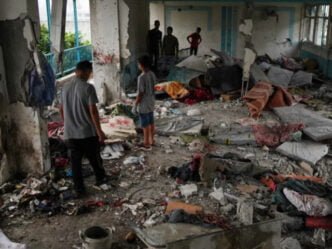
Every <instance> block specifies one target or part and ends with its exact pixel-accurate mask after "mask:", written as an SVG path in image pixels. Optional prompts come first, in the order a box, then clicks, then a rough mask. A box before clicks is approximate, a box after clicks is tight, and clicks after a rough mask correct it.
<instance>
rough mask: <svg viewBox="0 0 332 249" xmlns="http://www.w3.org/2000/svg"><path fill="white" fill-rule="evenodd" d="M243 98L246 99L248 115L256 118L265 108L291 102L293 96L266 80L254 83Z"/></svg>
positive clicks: (290, 103) (286, 104) (285, 104)
mask: <svg viewBox="0 0 332 249" xmlns="http://www.w3.org/2000/svg"><path fill="white" fill-rule="evenodd" d="M243 99H244V100H246V101H247V106H248V109H249V112H250V116H251V117H253V118H258V117H259V116H260V115H261V112H262V111H263V110H264V109H265V108H274V107H281V106H290V105H292V104H293V97H292V95H291V94H290V93H288V92H287V90H286V89H284V88H282V87H279V86H274V85H271V84H270V83H266V82H258V83H256V85H255V86H254V87H253V88H252V89H251V90H250V91H249V92H248V93H247V94H246V95H245V96H244V97H243Z"/></svg>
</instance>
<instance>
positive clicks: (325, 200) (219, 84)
mask: <svg viewBox="0 0 332 249" xmlns="http://www.w3.org/2000/svg"><path fill="white" fill-rule="evenodd" d="M214 54H215V55H214V56H210V57H197V56H192V57H188V58H187V59H185V60H183V61H181V62H180V63H179V64H177V65H176V66H175V67H173V68H171V69H170V71H169V74H168V76H167V81H163V82H161V83H160V84H158V85H156V86H155V90H156V91H157V93H158V94H159V93H161V94H164V95H163V96H162V95H160V96H159V97H158V99H159V100H158V101H157V104H156V108H155V125H156V133H157V134H158V135H157V138H156V142H157V145H156V146H154V147H153V150H152V151H149V152H144V153H143V152H142V153H141V152H138V151H135V147H134V146H133V145H134V144H135V142H136V140H138V137H139V136H140V129H139V127H138V123H137V116H135V115H134V114H132V113H131V112H130V110H131V106H130V104H128V103H130V100H126V101H123V102H122V103H117V104H115V105H112V106H108V107H104V108H103V109H101V110H100V116H101V122H102V127H103V130H104V131H105V133H106V136H107V137H108V140H106V144H105V146H103V148H102V151H101V156H102V158H103V159H104V162H105V164H106V166H105V168H106V171H107V173H108V175H110V176H111V177H112V179H111V182H110V184H109V185H106V186H100V187H99V188H96V187H95V186H93V184H91V183H92V182H93V180H94V179H92V178H93V177H92V172H91V170H90V171H89V167H88V165H87V164H84V165H85V166H84V168H85V169H86V172H85V173H86V174H85V177H86V180H87V181H88V183H89V184H88V186H89V192H90V193H91V194H90V196H87V197H85V198H84V199H76V197H75V195H73V191H72V183H71V179H70V177H71V172H70V161H69V159H68V155H67V150H66V147H65V144H64V141H63V140H62V135H63V124H62V123H61V122H52V123H50V124H49V127H48V128H49V139H50V146H51V147H50V149H51V156H52V171H51V173H50V174H47V175H45V176H43V177H32V176H29V177H27V178H26V179H25V180H23V181H21V182H15V183H7V184H5V185H3V186H1V188H0V191H1V199H0V200H1V201H0V212H1V215H2V217H4V218H5V220H6V222H9V221H10V219H25V220H28V219H38V218H40V217H39V216H40V214H41V216H42V217H43V216H44V215H46V216H56V215H59V216H60V215H84V214H85V213H87V212H90V213H91V215H96V216H97V215H99V214H101V213H107V215H109V217H110V220H112V222H118V223H117V224H119V226H120V227H121V228H120V229H122V230H121V232H122V233H123V232H128V231H131V235H132V234H133V231H134V232H135V233H136V235H137V237H138V238H139V239H140V240H142V241H143V242H144V243H145V244H146V245H147V246H151V245H149V243H151V241H153V240H152V239H156V237H153V236H152V235H153V234H163V236H164V237H165V238H166V237H167V235H169V234H170V232H169V231H178V233H177V234H179V235H181V234H182V235H183V236H184V235H186V236H187V237H185V238H183V237H182V238H180V237H176V238H175V237H167V238H168V239H169V241H168V240H167V241H166V239H165V240H163V243H164V244H167V243H169V244H172V243H180V241H185V240H187V239H188V238H191V239H197V241H198V243H203V242H202V241H203V238H211V237H210V236H214V235H212V234H218V236H217V237H215V238H216V241H217V240H218V239H220V240H221V238H224V237H223V236H226V235H225V234H231V235H232V236H233V237H234V236H238V237H237V238H241V239H240V240H238V241H242V243H244V242H243V241H250V238H247V237H246V236H245V234H246V232H245V231H248V230H246V229H253V231H254V232H257V234H258V235H257V236H256V237H257V240H256V239H252V238H251V240H252V241H253V243H254V242H255V243H257V244H252V247H250V248H258V247H255V246H257V245H258V244H259V243H263V242H262V241H259V238H263V239H264V240H265V241H269V240H271V241H280V247H281V248H313V247H312V246H313V245H315V246H321V247H322V248H324V247H327V246H329V245H330V244H331V232H330V230H331V229H332V226H331V224H332V169H331V167H330V165H331V162H332V158H331V154H330V152H329V149H330V139H331V138H332V129H331V127H332V126H331V125H332V121H331V119H330V118H331V115H330V110H329V107H328V103H329V96H328V94H329V91H327V90H326V92H325V90H324V89H329V87H328V86H326V84H321V83H319V84H321V85H319V86H317V85H316V84H318V83H317V78H318V76H319V75H318V76H317V74H314V73H317V71H316V69H315V68H314V69H313V70H312V68H308V66H307V64H306V61H297V60H295V59H292V58H286V57H281V58H279V59H278V60H272V59H270V58H269V57H268V56H267V55H265V56H261V57H258V58H257V59H256V63H255V64H254V65H253V66H252V67H251V76H252V79H251V82H250V88H249V91H248V92H247V93H246V94H245V95H244V96H243V98H240V96H241V85H242V75H241V73H242V69H241V67H242V65H241V62H240V61H239V60H236V59H234V58H231V57H229V56H227V55H226V54H224V53H222V52H218V51H214ZM319 82H321V81H319ZM318 88H319V89H320V90H319V91H316V89H318ZM323 95H324V96H325V97H324V98H323V97H322V96H323ZM317 98H319V99H320V101H322V102H321V103H320V110H319V112H318V111H317V108H314V107H313V104H312V103H314V102H313V101H315V100H317ZM8 220H9V221H8ZM9 223H10V222H9ZM226 231H227V232H226ZM258 231H269V232H270V234H271V237H269V236H267V237H266V238H265V236H263V235H262V234H260V236H259V233H258ZM247 234H248V233H247ZM249 234H251V233H249ZM231 235H229V236H231ZM129 237H130V239H128V241H129V240H130V241H131V243H133V242H134V243H135V241H136V242H137V243H138V240H135V236H134V238H132V237H133V236H128V237H127V238H129ZM147 238H149V239H150V240H149V239H147ZM200 238H202V241H200ZM213 238H214V237H213ZM229 238H230V237H228V239H229ZM231 238H232V237H231ZM117 239H118V240H121V238H119V237H118V238H117ZM229 240H230V241H232V240H231V239H229ZM159 242H160V241H159ZM232 243H238V242H234V241H233V242H232ZM246 243H249V242H246ZM164 244H163V245H164ZM173 245H174V244H173ZM179 245H180V244H179ZM123 248H125V247H123ZM173 248H176V247H173ZM234 248H236V247H234ZM239 248H241V247H239ZM248 248H249V247H248Z"/></svg>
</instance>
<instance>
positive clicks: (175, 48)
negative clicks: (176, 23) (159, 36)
mask: <svg viewBox="0 0 332 249" xmlns="http://www.w3.org/2000/svg"><path fill="white" fill-rule="evenodd" d="M178 53H179V41H178V38H176V37H175V36H174V35H173V28H172V27H168V28H167V35H165V36H164V40H163V55H165V56H172V57H178Z"/></svg>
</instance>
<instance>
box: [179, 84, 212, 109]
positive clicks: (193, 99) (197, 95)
mask: <svg viewBox="0 0 332 249" xmlns="http://www.w3.org/2000/svg"><path fill="white" fill-rule="evenodd" d="M213 99H214V96H213V94H212V93H211V91H210V90H209V89H205V88H196V89H195V90H193V91H190V95H189V96H188V97H187V98H185V99H183V101H184V103H186V104H187V105H194V104H197V103H199V102H202V101H207V100H213Z"/></svg>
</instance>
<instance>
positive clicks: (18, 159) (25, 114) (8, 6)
mask: <svg viewBox="0 0 332 249" xmlns="http://www.w3.org/2000/svg"><path fill="white" fill-rule="evenodd" d="M37 4H38V2H37V0H11V1H0V33H1V36H0V44H1V46H2V51H3V62H4V63H3V64H4V69H5V70H4V71H5V73H2V75H1V76H0V77H5V79H6V80H5V81H0V84H1V83H2V84H6V87H1V88H2V89H5V88H6V89H7V92H8V102H1V105H2V107H1V108H0V110H1V112H0V129H1V140H2V144H3V146H2V152H3V153H5V154H6V157H7V161H8V163H7V164H6V165H5V166H4V167H7V168H1V167H2V166H3V165H2V166H0V184H1V183H2V182H3V181H6V180H8V178H9V177H11V176H13V175H14V174H15V173H31V174H42V173H44V172H45V171H47V170H48V169H50V157H49V146H48V138H47V124H46V120H44V119H43V118H42V117H41V115H40V113H39V112H38V111H36V110H34V109H33V108H31V107H28V106H27V105H26V104H27V96H28V77H29V71H30V70H31V69H32V66H33V53H32V51H33V49H34V47H35V45H36V41H35V36H34V34H33V33H31V27H33V29H34V31H35V34H36V35H37V36H38V34H39V31H38V30H39V16H38V5H37ZM30 19H31V20H32V22H33V24H32V25H31V22H30ZM3 82H5V83H3ZM0 165H1V164H0Z"/></svg>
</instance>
